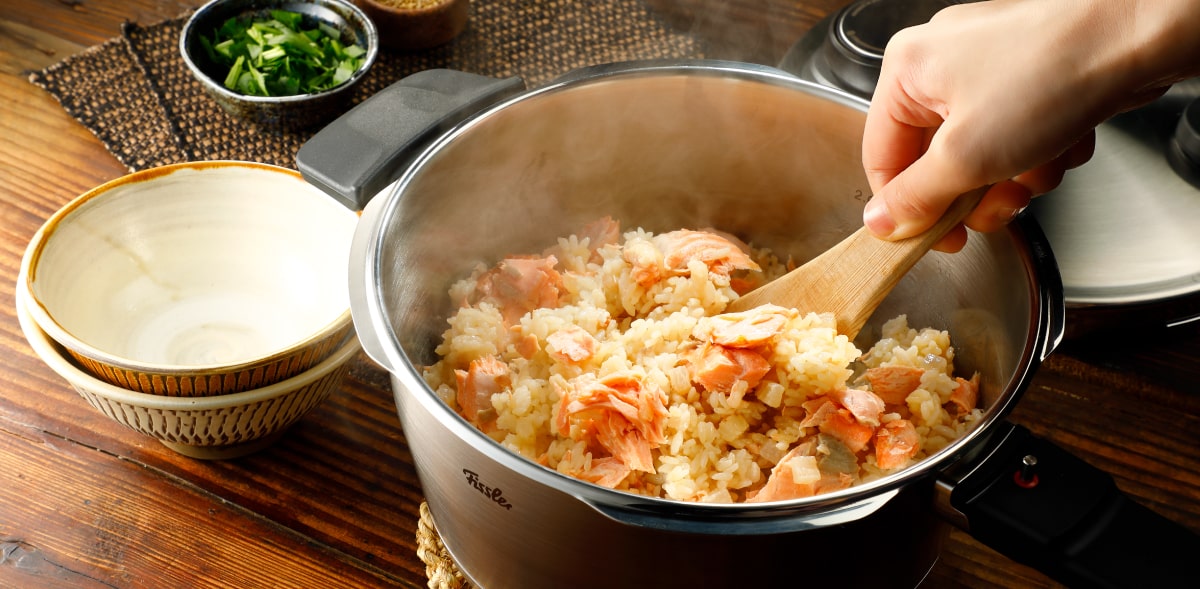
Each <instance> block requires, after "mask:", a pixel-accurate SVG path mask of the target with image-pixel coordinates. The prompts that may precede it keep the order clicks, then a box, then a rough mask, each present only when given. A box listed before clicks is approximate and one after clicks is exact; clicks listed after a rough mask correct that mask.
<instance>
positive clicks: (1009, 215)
mask: <svg viewBox="0 0 1200 589" xmlns="http://www.w3.org/2000/svg"><path fill="white" fill-rule="evenodd" d="M1024 210H1025V207H1018V208H1002V209H1000V210H998V211H996V217H997V218H999V219H1000V220H1001V221H1002V222H1004V224H1006V225H1007V224H1008V223H1010V222H1012V220H1013V219H1016V218H1017V215H1020V214H1021V211H1024Z"/></svg>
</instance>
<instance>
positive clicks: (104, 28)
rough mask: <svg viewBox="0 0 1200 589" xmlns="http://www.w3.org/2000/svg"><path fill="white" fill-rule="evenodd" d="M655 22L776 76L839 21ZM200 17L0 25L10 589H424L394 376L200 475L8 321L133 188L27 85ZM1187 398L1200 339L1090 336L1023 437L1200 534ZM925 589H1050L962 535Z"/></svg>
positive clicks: (32, 10) (1196, 441) (812, 10)
mask: <svg viewBox="0 0 1200 589" xmlns="http://www.w3.org/2000/svg"><path fill="white" fill-rule="evenodd" d="M475 1H477V2H483V1H486V0H475ZM650 3H651V4H652V5H653V6H654V7H655V8H656V10H658V11H660V13H661V14H662V15H663V16H664V18H665V19H667V20H668V22H671V23H672V24H674V25H676V26H679V27H685V28H688V29H689V30H692V31H695V32H696V34H697V35H699V36H701V37H702V38H704V39H706V40H707V41H708V42H709V43H710V44H711V46H712V56H713V57H721V58H728V59H739V60H745V61H753V62H758V63H765V64H773V63H775V62H777V61H778V60H779V59H780V58H781V57H782V55H783V53H784V52H785V51H786V50H787V48H788V47H789V46H790V45H791V44H792V43H794V42H795V40H796V39H797V38H799V36H800V35H802V34H803V33H804V32H805V31H807V30H808V29H809V28H810V27H812V26H813V24H814V23H816V22H818V21H819V20H820V19H821V18H822V17H824V16H825V15H827V14H829V13H830V12H832V11H834V10H836V9H837V8H839V7H840V6H842V5H844V4H845V3H846V2H844V1H837V0H797V1H784V0H651V2H650ZM199 4H200V2H199V1H184V0H178V1H167V0H125V1H109V0H58V1H55V0H7V1H6V2H4V4H3V7H0V97H2V98H0V201H2V206H0V348H2V353H3V356H4V360H3V362H2V363H0V587H20V588H37V587H72V588H75V587H89V588H90V587H106V588H143V587H144V588H159V587H237V588H255V587H305V588H325V587H412V588H415V587H424V586H426V584H427V580H426V576H425V568H424V564H423V563H422V562H421V560H420V559H419V558H418V557H417V554H416V540H415V533H416V529H417V522H418V519H419V512H418V508H419V506H420V504H421V502H422V494H421V488H420V484H419V482H418V480H417V477H416V473H415V471H414V468H413V466H412V459H411V456H410V455H409V450H408V447H407V445H406V442H405V439H404V433H403V432H402V431H401V428H400V425H399V421H398V419H397V417H396V414H395V406H394V405H393V401H392V397H391V393H390V391H389V388H388V383H387V378H386V375H385V373H384V372H383V371H382V370H381V369H380V368H378V367H377V366H375V365H374V364H372V363H371V362H370V361H369V360H367V359H366V358H365V357H361V358H359V359H358V360H357V361H356V362H355V364H354V366H353V368H352V372H351V375H350V377H349V378H348V379H347V381H346V382H345V384H344V386H343V387H342V388H341V389H340V390H339V391H338V392H336V393H335V394H334V396H333V397H332V398H331V399H330V400H329V401H327V402H326V403H325V404H323V405H322V406H321V407H320V408H319V409H318V410H317V411H315V412H313V413H312V414H310V415H308V416H306V417H305V418H304V419H303V420H301V421H300V422H299V423H298V424H297V425H296V426H295V427H294V428H293V429H291V430H290V431H289V432H288V434H287V435H286V436H285V437H284V438H283V439H282V440H280V441H279V442H278V443H277V444H276V445H274V446H272V447H270V448H268V449H266V450H264V451H262V452H260V453H258V454H254V455H251V456H248V457H245V458H241V459H237V460H230V461H217V462H205V461H197V460H192V459H188V458H185V457H183V456H180V455H178V454H175V453H173V452H171V451H170V450H168V449H166V448H165V447H164V446H162V445H160V444H158V443H157V442H155V441H154V440H152V439H149V438H146V437H144V436H142V435H140V434H137V433H136V432H133V431H132V430H128V429H126V428H124V427H122V426H120V425H118V424H117V423H116V422H114V421H112V420H110V419H108V418H107V417H105V416H103V415H102V414H100V413H99V412H98V411H96V410H95V409H93V408H92V407H90V406H89V405H87V404H86V403H85V402H84V401H83V400H82V399H81V398H80V397H79V395H77V394H76V393H75V392H74V391H73V390H72V389H70V388H69V387H68V386H67V384H66V382H64V381H63V380H62V379H60V378H59V377H58V376H57V375H56V374H54V373H53V372H52V371H51V370H50V369H49V368H48V367H46V366H45V365H44V364H43V363H42V362H41V361H40V360H39V359H38V358H37V357H36V356H35V355H34V354H33V352H32V350H31V349H30V348H29V346H28V345H27V343H26V342H25V339H24V337H23V336H22V334H21V331H20V328H19V326H18V324H17V320H16V317H15V312H14V309H13V288H14V282H15V279H16V275H17V271H18V267H19V265H20V258H21V255H22V253H23V251H24V248H25V246H26V244H27V243H28V241H29V238H30V236H31V235H32V234H33V233H34V231H36V229H37V228H38V226H40V225H41V223H42V222H43V221H44V220H45V219H46V218H47V217H48V216H49V215H50V214H51V213H53V212H54V211H55V210H57V209H58V208H59V207H61V206H62V205H63V204H64V203H66V202H67V201H68V200H70V199H71V198H73V197H74V196H76V195H77V194H79V193H81V192H83V191H85V190H87V189H89V188H91V187H94V186H96V185H98V184H100V183H102V182H105V181H108V180H111V179H113V178H116V177H118V176H120V175H122V174H124V173H125V170H124V168H123V166H121V165H120V164H119V163H118V162H117V161H116V160H115V159H114V158H113V157H112V156H111V155H109V154H108V152H107V151H106V150H105V148H104V146H103V145H101V144H100V142H99V141H98V140H97V139H96V138H95V137H94V136H93V135H92V134H91V133H90V132H89V131H88V130H87V129H85V128H84V127H83V126H81V125H80V124H78V123H77V122H76V121H74V120H73V119H72V118H71V117H70V116H68V115H67V114H66V113H65V112H63V110H62V108H61V107H60V106H59V105H58V103H57V102H56V101H55V100H54V99H53V98H52V97H51V96H50V95H48V94H47V93H45V92H43V91H42V90H40V89H38V88H37V87H35V86H33V85H32V84H30V83H29V82H28V81H27V79H26V76H27V73H28V72H29V71H30V70H35V69H40V68H43V67H46V66H49V65H51V64H53V63H56V62H58V61H60V60H62V59H63V58H65V57H67V56H69V55H71V54H74V53H76V52H79V51H82V50H84V49H86V48H87V47H90V46H93V45H95V44H98V43H101V42H103V41H105V40H107V39H110V38H113V37H115V36H117V35H118V34H119V30H120V25H121V23H122V22H124V21H134V22H140V23H143V24H149V23H153V22H156V21H158V20H161V19H164V18H168V17H172V16H177V15H179V14H181V13H183V12H184V11H186V10H188V9H189V8H192V7H194V6H197V5H199ZM1197 382H1200V330H1198V329H1196V328H1195V327H1183V328H1180V329H1176V330H1174V331H1170V332H1154V333H1139V334H1129V333H1111V334H1104V335H1100V336H1093V337H1089V338H1088V339H1087V340H1085V341H1072V342H1068V343H1067V344H1065V345H1064V346H1062V347H1061V348H1060V349H1059V350H1058V351H1056V352H1055V354H1053V355H1052V356H1051V358H1050V360H1049V361H1048V362H1047V363H1046V364H1045V365H1044V366H1043V368H1042V369H1041V370H1040V371H1039V373H1038V375H1037V376H1036V378H1035V380H1034V382H1033V385H1032V386H1031V387H1030V389H1029V390H1028V391H1027V392H1026V393H1025V395H1024V397H1023V398H1022V400H1021V402H1020V403H1019V404H1018V407H1017V409H1016V411H1015V413H1014V414H1013V416H1012V419H1013V421H1015V422H1017V423H1020V424H1022V425H1025V426H1026V427H1028V428H1030V429H1031V430H1033V431H1034V432H1035V433H1037V434H1039V435H1042V436H1045V437H1047V438H1049V439H1051V440H1053V441H1054V442H1056V443H1058V444H1060V445H1062V446H1064V447H1066V448H1067V449H1069V450H1071V451H1072V452H1074V453H1075V454H1076V455H1078V456H1080V457H1082V458H1084V459H1085V460H1088V461H1089V462H1092V463H1093V464H1095V465H1096V466H1098V467H1100V468H1103V469H1104V470H1107V471H1108V472H1110V473H1112V474H1113V476H1114V477H1115V478H1116V480H1117V483H1118V485H1119V486H1120V487H1121V488H1122V489H1123V490H1125V491H1126V492H1128V493H1130V494H1131V495H1132V496H1133V497H1134V498H1135V499H1137V500H1138V501H1140V502H1142V503H1144V504H1146V505H1148V506H1150V507H1151V508H1153V509H1155V510H1157V511H1159V512H1160V513H1162V514H1164V515H1166V516H1167V517H1170V518H1172V519H1174V520H1176V521H1178V522H1180V523H1181V524H1183V525H1185V526H1187V527H1189V528H1191V529H1193V530H1196V531H1200V390H1198V389H1200V387H1198V386H1197ZM894 540H895V541H902V540H903V535H902V531H901V532H900V533H899V536H898V537H897V538H895V539H894ZM876 546H879V544H876ZM883 546H884V547H885V546H886V542H885V543H883ZM925 586H927V587H1013V588H1016V587H1022V588H1028V587H1056V586H1057V585H1056V584H1055V583H1053V582H1051V581H1050V580H1048V579H1047V578H1046V577H1044V576H1043V575H1041V574H1040V573H1038V572H1036V571H1033V570H1031V569H1029V568H1027V567H1024V566H1021V565H1018V564H1015V563H1013V562H1012V561H1010V560H1008V559H1007V558H1005V557H1003V556H1000V555H998V554H997V553H995V552H993V551H992V550H990V549H988V548H985V547H983V546H981V545H980V544H979V543H977V542H976V541H974V540H973V539H972V538H971V537H970V536H969V535H967V534H965V533H963V532H959V531H955V532H954V533H953V534H952V535H951V537H950V539H949V541H948V543H947V546H946V548H945V552H944V554H943V556H942V559H941V560H940V562H939V563H938V565H937V566H936V568H935V569H934V571H933V573H932V574H931V576H930V578H929V579H928V580H927V582H926V584H925Z"/></svg>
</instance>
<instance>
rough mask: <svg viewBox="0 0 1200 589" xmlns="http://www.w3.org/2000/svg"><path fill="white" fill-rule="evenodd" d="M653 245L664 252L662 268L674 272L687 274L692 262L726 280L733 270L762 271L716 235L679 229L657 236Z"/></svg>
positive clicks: (746, 255) (736, 246)
mask: <svg viewBox="0 0 1200 589" xmlns="http://www.w3.org/2000/svg"><path fill="white" fill-rule="evenodd" d="M653 241H654V245H656V246H658V249H659V250H660V251H662V252H663V264H664V265H665V266H666V267H667V269H668V270H671V271H673V272H677V273H679V272H686V271H687V267H688V263H689V262H691V261H692V260H700V261H701V262H704V264H705V265H706V266H708V268H709V270H710V271H712V272H714V273H717V274H724V275H726V276H728V275H729V274H730V273H732V272H733V271H734V270H760V269H761V268H760V267H759V265H758V264H757V263H755V262H754V260H752V259H751V258H750V255H749V254H747V253H746V252H744V251H742V250H741V248H739V247H738V245H737V244H735V243H733V242H731V241H729V240H728V239H725V238H724V237H721V236H720V235H717V234H715V233H709V232H707V231H692V230H689V229H680V230H678V231H671V232H670V233H661V234H659V235H656V236H654V238H653Z"/></svg>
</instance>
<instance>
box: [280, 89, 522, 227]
mask: <svg viewBox="0 0 1200 589" xmlns="http://www.w3.org/2000/svg"><path fill="white" fill-rule="evenodd" d="M524 90H525V82H524V81H523V80H521V79H520V78H516V77H512V78H505V79H496V78H489V77H486V76H480V75H476V74H470V73H466V72H460V71H456V70H446V69H433V70H425V71H422V72H418V73H415V74H413V75H411V76H408V77H406V78H404V79H402V80H400V81H398V82H396V83H394V84H392V85H391V86H388V87H387V88H384V89H383V90H380V91H379V92H378V93H376V94H375V95H373V96H371V97H370V98H368V99H366V100H364V101H363V102H362V103H361V104H359V105H358V106H356V107H354V108H352V109H350V110H349V111H348V112H346V114H344V115H342V116H341V117H339V118H338V119H337V120H335V121H333V122H332V123H330V124H329V125H328V126H326V127H325V128H323V129H321V130H320V131H319V132H317V134H316V135H314V136H313V137H312V138H311V139H309V140H308V141H307V142H305V143H304V145H302V146H300V150H299V151H298V152H297V153H296V167H297V168H298V169H299V170H300V174H301V175H302V176H304V179H305V180H307V181H308V182H309V183H310V184H313V185H314V186H316V187H318V188H320V189H321V190H323V191H325V192H327V193H328V194H329V195H330V196H332V197H334V198H335V199H337V201H338V202H340V203H342V204H344V205H346V206H347V207H349V208H350V209H352V210H356V211H357V210H361V209H362V208H363V207H364V206H366V204H367V201H369V200H371V197H373V196H375V194H377V193H378V192H379V191H381V190H383V188H384V187H386V186H387V185H388V184H390V183H392V182H393V181H394V180H396V179H397V178H399V177H400V176H401V174H403V172H404V170H405V169H407V168H408V166H409V164H411V162H412V160H413V159H414V158H416V156H417V155H419V154H420V152H421V151H422V150H424V149H425V147H427V146H428V144H429V143H430V142H431V141H432V140H433V139H435V138H437V137H438V136H440V135H442V134H443V133H445V132H446V131H449V130H450V129H451V128H453V127H454V126H455V125H457V124H458V123H460V122H462V121H463V120H464V119H466V118H467V117H468V116H469V115H471V114H474V113H475V112H478V111H480V110H482V109H483V108H484V107H487V106H490V105H492V104H495V103H497V102H499V101H500V100H503V99H505V98H508V97H510V96H513V95H515V94H518V93H520V92H522V91H524Z"/></svg>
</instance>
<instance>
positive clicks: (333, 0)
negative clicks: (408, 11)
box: [179, 0, 379, 130]
mask: <svg viewBox="0 0 1200 589" xmlns="http://www.w3.org/2000/svg"><path fill="white" fill-rule="evenodd" d="M271 10H289V11H292V12H298V13H300V14H303V15H304V22H305V24H306V25H307V26H312V25H314V24H315V23H316V22H321V23H325V24H326V25H329V26H330V27H332V28H334V29H335V30H338V31H340V32H341V34H342V38H341V42H342V43H344V44H347V45H348V44H351V43H357V44H359V45H361V46H362V47H363V48H365V49H366V55H365V56H364V58H363V63H362V65H361V66H360V67H359V68H358V70H357V71H355V72H354V74H353V75H351V76H350V79H348V80H346V81H345V82H343V83H342V84H340V85H338V86H337V87H334V88H330V89H329V90H324V91H321V92H317V93H313V94H297V95H294V96H247V95H245V94H241V93H238V92H234V91H232V90H229V89H228V88H226V87H225V85H224V84H223V81H224V78H225V76H224V72H223V68H222V67H221V66H219V65H217V64H215V63H213V62H212V60H210V59H209V57H208V54H207V52H206V51H205V50H204V45H203V44H202V43H201V41H200V37H201V36H202V35H211V34H212V33H213V31H215V30H216V29H217V28H218V27H220V26H221V25H222V24H223V23H224V22H225V21H226V20H228V19H230V18H233V17H240V16H246V17H261V16H265V15H267V14H269V12H270V11H271ZM179 50H180V53H181V54H182V56H183V61H184V63H185V64H187V68H188V70H189V71H191V72H192V75H194V76H195V77H196V79H197V80H199V81H200V84H201V85H202V86H204V90H205V91H206V92H207V93H208V94H209V96H211V97H212V98H213V100H216V101H217V103H218V104H220V105H221V107H222V108H223V109H225V111H226V112H228V113H230V114H232V115H234V116H237V117H239V118H242V119H245V120H247V121H249V122H251V123H254V124H256V125H260V126H264V127H269V128H272V129H278V130H297V129H305V128H310V127H315V126H317V125H320V124H322V123H325V122H328V121H329V120H331V119H332V118H333V117H335V116H337V115H339V114H341V113H342V112H343V111H344V110H345V108H346V107H347V106H348V105H349V102H350V98H351V91H352V89H353V88H354V87H355V86H356V85H357V84H359V83H360V82H361V81H362V79H363V78H364V77H365V76H366V73H367V71H368V70H369V69H370V68H371V66H372V65H374V63H375V58H376V57H377V56H378V55H379V34H378V33H377V32H376V29H375V25H374V23H372V22H371V20H370V19H369V18H368V17H367V15H366V14H364V13H363V12H362V10H360V9H359V8H358V7H357V6H355V5H354V4H353V3H351V2H349V1H346V0H310V1H307V2H299V1H297V0H213V1H212V2H209V3H208V4H205V5H204V6H201V7H200V8H198V9H197V10H196V12H195V13H193V14H192V16H191V17H190V18H189V19H188V20H187V22H186V23H185V24H184V26H183V31H182V33H181V34H180V36H179Z"/></svg>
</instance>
